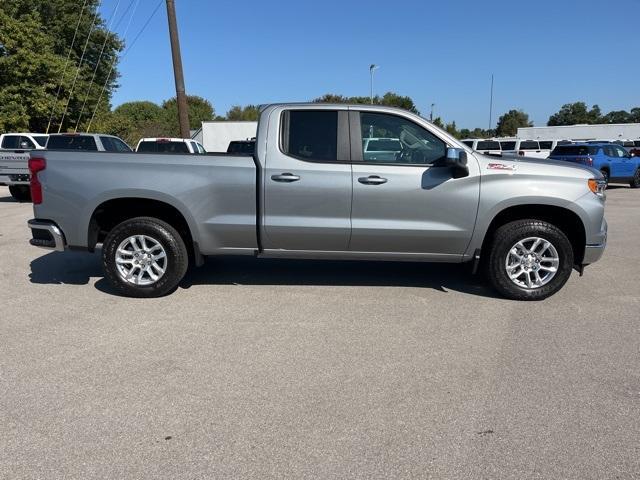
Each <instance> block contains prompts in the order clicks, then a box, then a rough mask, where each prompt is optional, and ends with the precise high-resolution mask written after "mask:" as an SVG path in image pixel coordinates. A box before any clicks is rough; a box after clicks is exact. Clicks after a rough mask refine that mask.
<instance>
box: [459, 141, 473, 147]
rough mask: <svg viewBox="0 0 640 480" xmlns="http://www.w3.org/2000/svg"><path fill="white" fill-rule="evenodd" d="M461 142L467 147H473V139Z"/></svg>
mask: <svg viewBox="0 0 640 480" xmlns="http://www.w3.org/2000/svg"><path fill="white" fill-rule="evenodd" d="M462 143H464V144H465V145H466V146H467V147H469V148H473V140H463V141H462Z"/></svg>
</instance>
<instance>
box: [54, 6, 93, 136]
mask: <svg viewBox="0 0 640 480" xmlns="http://www.w3.org/2000/svg"><path fill="white" fill-rule="evenodd" d="M86 6H87V0H84V3H83V4H82V9H81V10H80V16H79V17H78V24H77V25H76V30H75V31H74V32H73V39H72V40H71V46H70V47H69V53H67V59H66V60H65V62H64V68H63V69H62V76H61V77H60V83H59V84H58V91H57V92H56V99H55V101H54V102H53V107H52V108H51V115H49V123H48V124H47V131H46V132H45V133H49V128H50V127H51V121H52V120H53V114H54V113H55V111H56V108H57V107H58V97H59V96H60V91H61V90H62V82H63V81H64V76H65V74H66V73H67V65H69V59H70V58H71V51H72V50H73V45H74V44H75V43H76V36H77V35H78V29H79V28H80V22H81V21H82V15H83V14H84V9H85V7H86Z"/></svg>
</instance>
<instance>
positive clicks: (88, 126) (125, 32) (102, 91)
mask: <svg viewBox="0 0 640 480" xmlns="http://www.w3.org/2000/svg"><path fill="white" fill-rule="evenodd" d="M139 4H140V0H135V6H134V7H133V11H132V12H131V16H130V17H129V21H128V22H127V27H126V28H125V30H124V34H123V35H122V38H126V36H127V33H128V32H129V27H130V26H131V20H133V16H134V15H135V13H136V10H137V9H138V5H139ZM156 10H157V8H156ZM153 13H155V10H154V12H153ZM153 13H152V14H151V15H153ZM147 22H148V21H147ZM145 25H146V24H145ZM127 50H128V49H127ZM116 60H118V56H117V55H114V57H113V60H112V62H111V66H110V67H109V72H108V73H107V77H106V78H105V80H104V85H102V90H101V91H100V95H99V96H98V100H97V102H96V108H95V109H94V110H93V115H91V120H89V124H88V125H87V130H86V131H87V132H88V131H89V129H90V128H91V124H92V123H93V119H94V118H95V116H96V113H97V112H98V107H99V106H100V100H102V95H104V91H105V90H106V88H107V83H109V79H110V78H111V72H113V67H114V65H115V64H116Z"/></svg>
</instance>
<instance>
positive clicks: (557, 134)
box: [517, 123, 640, 141]
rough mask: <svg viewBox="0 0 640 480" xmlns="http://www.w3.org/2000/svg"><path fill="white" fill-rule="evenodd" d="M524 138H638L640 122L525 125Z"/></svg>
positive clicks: (519, 136)
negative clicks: (547, 125) (554, 125)
mask: <svg viewBox="0 0 640 480" xmlns="http://www.w3.org/2000/svg"><path fill="white" fill-rule="evenodd" d="M517 136H518V138H521V139H523V140H542V139H544V140H578V141H579V140H638V139H640V123H612V124H602V125H567V126H561V127H525V128H519V129H518V135H517Z"/></svg>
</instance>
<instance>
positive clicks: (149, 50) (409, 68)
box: [102, 0, 640, 128]
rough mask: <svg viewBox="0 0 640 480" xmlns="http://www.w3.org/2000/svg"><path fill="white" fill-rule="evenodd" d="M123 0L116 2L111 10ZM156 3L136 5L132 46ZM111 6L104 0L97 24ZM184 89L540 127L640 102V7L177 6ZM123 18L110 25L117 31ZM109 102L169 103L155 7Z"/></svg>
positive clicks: (198, 0)
mask: <svg viewBox="0 0 640 480" xmlns="http://www.w3.org/2000/svg"><path fill="white" fill-rule="evenodd" d="M130 1H132V0H121V6H120V12H122V9H123V7H124V6H126V5H127V4H128V3H129V2H130ZM158 1H159V0H140V4H139V7H138V10H137V13H136V15H135V17H134V19H133V21H132V24H131V27H130V29H129V32H128V33H127V35H126V37H125V41H126V42H127V41H128V42H129V43H131V41H132V40H133V38H134V37H135V35H136V34H137V33H138V32H139V31H140V29H141V28H142V26H143V24H144V23H145V22H146V21H147V19H148V18H149V15H150V13H151V11H152V10H153V9H154V8H155V7H156V5H158ZM116 2H117V0H103V4H102V10H103V13H104V16H105V18H107V19H108V18H109V16H110V15H111V13H112V11H113V9H114V7H115V5H116ZM176 5H177V15H178V22H179V30H180V37H181V44H182V54H183V62H184V71H185V78H186V89H187V93H189V94H195V95H200V96H203V97H205V98H207V99H209V100H210V101H211V102H212V103H213V105H214V107H215V109H216V113H218V114H224V113H225V112H226V111H227V110H228V108H229V107H230V106H231V105H234V104H241V105H245V104H249V103H253V104H260V103H270V102H278V101H306V100H310V99H313V98H315V97H318V96H320V95H322V94H324V93H327V92H332V93H339V94H343V95H368V94H369V65H370V64H371V63H376V64H378V65H380V69H379V70H377V71H376V74H375V80H374V89H375V92H376V93H379V94H382V93H384V92H386V91H389V90H391V91H394V92H397V93H400V94H403V95H409V96H411V97H412V98H413V99H414V101H415V102H416V104H417V106H418V109H419V110H420V111H421V112H422V114H423V115H424V116H428V114H429V110H430V105H431V103H435V104H436V107H435V112H436V115H437V116H441V117H443V119H444V120H445V121H451V120H455V121H456V123H457V125H458V127H468V128H473V127H476V126H479V127H483V128H486V127H487V126H488V122H489V90H490V79H491V74H494V75H495V90H494V112H495V113H494V125H495V120H496V118H497V116H498V115H500V114H502V113H504V112H505V111H507V110H509V109H511V108H520V109H523V110H524V111H526V112H527V113H529V115H530V118H531V119H532V120H533V121H534V122H535V124H536V125H544V124H546V121H547V119H548V117H549V115H550V114H552V113H554V112H556V111H557V110H558V109H559V108H560V106H561V105H562V104H563V103H567V102H573V101H585V102H587V103H588V104H589V105H591V104H599V105H600V107H601V108H602V109H603V111H609V110H619V109H625V110H628V109H630V108H632V107H635V106H640V48H639V47H640V29H639V28H638V21H637V19H638V18H640V0H613V1H607V2H605V1H602V0H599V1H598V0H583V1H577V0H576V1H574V0H555V1H549V0H538V1H536V2H520V1H517V0H511V1H506V0H497V1H491V0H490V1H485V2H481V1H466V0H460V1H451V0H450V1H446V0H444V1H439V2H435V1H427V0H422V1H420V0H405V1H384V2H381V1H375V0H368V1H363V0H342V1H336V0H322V1H304V0H299V1H294V0H282V1H278V0H270V1H266V0H262V1H248V0H235V1H227V0H217V1H212V0H209V1H206V0H176ZM126 23H127V22H126V21H123V22H122V23H121V25H120V27H119V28H118V33H120V34H121V35H122V34H123V33H124V29H125V27H126ZM119 69H120V73H121V78H120V84H121V86H120V88H119V89H118V90H117V92H116V93H115V95H114V97H113V104H114V106H115V105H118V104H120V103H123V102H126V101H130V100H151V101H155V102H160V101H162V100H163V99H166V98H169V97H171V96H173V95H175V86H174V83H173V76H172V64H171V55H170V47H169V39H168V33H167V20H166V8H165V6H164V1H162V5H161V6H160V8H159V10H158V11H157V13H156V14H155V16H154V17H153V19H152V20H151V22H150V23H149V25H148V27H147V28H146V29H145V30H144V32H143V34H142V35H141V36H140V37H139V39H138V40H137V42H136V43H135V44H134V45H133V46H132V48H131V50H130V51H129V52H128V53H127V54H126V55H125V56H124V58H123V59H122V61H121V62H120V65H119Z"/></svg>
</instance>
